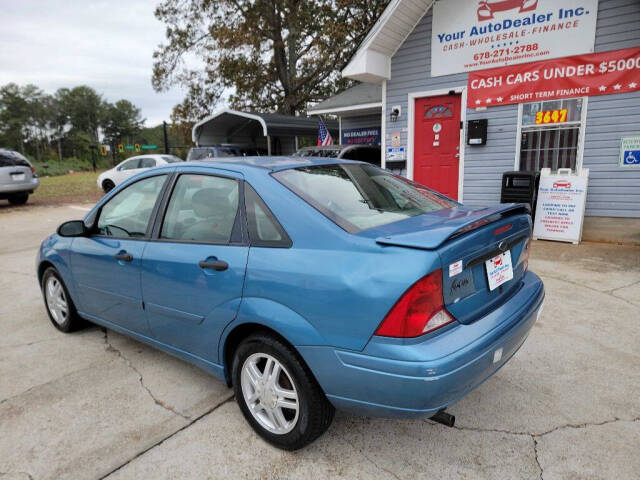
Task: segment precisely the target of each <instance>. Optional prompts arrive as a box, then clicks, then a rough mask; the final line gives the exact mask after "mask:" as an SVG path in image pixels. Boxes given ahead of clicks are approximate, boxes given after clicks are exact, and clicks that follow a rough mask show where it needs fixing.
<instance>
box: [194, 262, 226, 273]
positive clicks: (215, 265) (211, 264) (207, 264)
mask: <svg viewBox="0 0 640 480" xmlns="http://www.w3.org/2000/svg"><path fill="white" fill-rule="evenodd" d="M198 266H199V267H200V268H213V269H214V270H216V271H217V272H222V271H224V270H226V269H227V268H229V264H228V263H227V262H223V261H222V260H216V261H215V262H207V261H205V260H202V261H201V262H200V263H198Z"/></svg>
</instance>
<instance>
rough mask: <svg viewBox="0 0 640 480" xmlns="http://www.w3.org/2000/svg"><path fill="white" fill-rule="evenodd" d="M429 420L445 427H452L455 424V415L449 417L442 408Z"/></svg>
mask: <svg viewBox="0 0 640 480" xmlns="http://www.w3.org/2000/svg"><path fill="white" fill-rule="evenodd" d="M429 420H433V421H434V422H437V423H441V424H442V425H444V426H446V427H453V426H454V425H455V423H456V417H455V415H451V414H449V413H447V412H445V411H444V408H443V409H442V410H438V412H437V413H436V414H435V415H434V416H433V417H431V418H429Z"/></svg>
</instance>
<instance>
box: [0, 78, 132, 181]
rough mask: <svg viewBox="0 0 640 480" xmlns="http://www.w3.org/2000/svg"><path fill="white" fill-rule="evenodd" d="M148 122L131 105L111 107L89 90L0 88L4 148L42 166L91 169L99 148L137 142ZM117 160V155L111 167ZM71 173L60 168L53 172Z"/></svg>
mask: <svg viewBox="0 0 640 480" xmlns="http://www.w3.org/2000/svg"><path fill="white" fill-rule="evenodd" d="M143 122H144V120H143V119H142V118H141V116H140V109H139V108H137V107H136V106H135V105H133V104H132V103H131V102H130V101H128V100H118V101H117V102H115V104H111V103H109V102H107V101H105V100H104V99H103V98H102V95H100V94H99V93H97V92H96V91H95V90H94V89H92V88H91V87H88V86H86V85H82V86H79V87H75V88H71V89H69V88H60V89H58V90H57V91H56V92H55V93H54V94H53V95H48V94H46V93H44V92H43V91H42V90H40V89H39V88H38V87H36V86H34V85H25V86H22V87H21V86H19V85H16V84H14V83H9V84H7V85H5V86H3V87H0V148H8V149H11V150H17V151H19V152H22V153H23V154H25V155H28V156H30V157H31V158H34V159H35V160H36V161H37V162H38V163H52V162H54V161H58V162H60V161H62V160H63V159H69V158H70V157H72V158H73V159H76V160H78V161H82V162H84V164H88V165H89V166H90V165H91V161H92V159H94V158H97V156H98V146H99V142H106V143H108V144H113V145H114V146H116V145H117V144H118V143H119V142H121V141H126V142H129V141H131V142H135V141H137V140H136V138H135V136H136V135H138V134H139V133H140V131H141V129H142V125H143ZM123 158H124V156H123ZM116 160H118V156H117V155H112V158H111V161H112V162H115V161H116ZM74 161H75V160H74ZM72 163H73V162H72ZM103 163H104V162H103ZM74 165H75V164H74ZM76 167H77V165H76ZM67 169H68V168H67V167H66V166H64V165H61V166H60V168H58V167H55V168H52V170H51V171H58V170H64V171H65V172H66V170H67ZM72 169H73V168H72ZM83 169H86V168H83Z"/></svg>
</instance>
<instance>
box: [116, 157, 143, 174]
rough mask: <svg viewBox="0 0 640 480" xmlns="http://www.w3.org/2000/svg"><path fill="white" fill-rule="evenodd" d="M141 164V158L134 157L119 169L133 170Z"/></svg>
mask: <svg viewBox="0 0 640 480" xmlns="http://www.w3.org/2000/svg"><path fill="white" fill-rule="evenodd" d="M139 164H140V159H139V158H132V159H131V160H128V161H126V162H124V163H123V164H122V165H120V166H119V167H118V170H120V171H123V170H133V169H135V168H138V165H139Z"/></svg>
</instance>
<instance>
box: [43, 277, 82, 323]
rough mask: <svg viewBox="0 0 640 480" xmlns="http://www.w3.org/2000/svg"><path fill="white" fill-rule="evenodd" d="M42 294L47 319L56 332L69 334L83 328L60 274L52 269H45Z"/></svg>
mask: <svg viewBox="0 0 640 480" xmlns="http://www.w3.org/2000/svg"><path fill="white" fill-rule="evenodd" d="M42 294H43V296H44V305H45V307H46V308H47V313H48V314H49V319H50V320H51V323H53V326H54V327H56V328H57V329H58V330H60V331H61V332H65V333H69V332H73V331H74V330H78V329H79V328H82V327H83V326H85V324H86V322H85V321H84V320H82V319H81V318H80V317H79V316H78V313H77V311H76V307H75V305H74V304H73V301H72V300H71V297H70V296H69V292H68V291H67V287H66V286H65V285H64V282H63V281H62V279H61V278H60V274H59V273H58V272H57V271H56V269H55V268H53V267H49V268H47V269H46V270H45V272H44V274H43V275H42Z"/></svg>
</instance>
